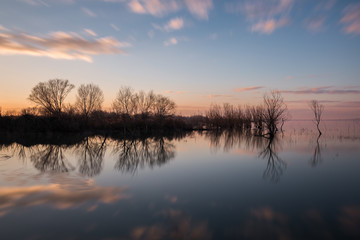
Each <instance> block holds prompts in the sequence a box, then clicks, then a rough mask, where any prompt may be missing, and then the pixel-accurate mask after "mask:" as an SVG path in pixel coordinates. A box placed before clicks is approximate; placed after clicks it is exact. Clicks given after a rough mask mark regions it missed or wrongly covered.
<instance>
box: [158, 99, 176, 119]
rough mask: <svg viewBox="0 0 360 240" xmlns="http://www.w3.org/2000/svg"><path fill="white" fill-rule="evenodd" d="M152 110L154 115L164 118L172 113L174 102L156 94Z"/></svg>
mask: <svg viewBox="0 0 360 240" xmlns="http://www.w3.org/2000/svg"><path fill="white" fill-rule="evenodd" d="M153 108H154V113H155V115H158V116H166V115H169V114H173V113H174V110H175V102H173V101H172V100H170V99H169V98H168V97H164V96H162V95H160V94H158V95H157V96H156V100H155V104H154V106H153Z"/></svg>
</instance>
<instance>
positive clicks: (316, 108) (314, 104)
mask: <svg viewBox="0 0 360 240" xmlns="http://www.w3.org/2000/svg"><path fill="white" fill-rule="evenodd" d="M309 106H310V109H311V111H312V112H313V113H314V122H315V124H316V127H317V130H318V131H319V136H320V135H321V134H322V132H321V131H320V128H319V125H320V121H321V117H322V113H323V111H324V105H322V104H320V103H319V102H318V101H317V100H312V101H311V102H310V103H309Z"/></svg>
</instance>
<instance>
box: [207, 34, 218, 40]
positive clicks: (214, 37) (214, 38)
mask: <svg viewBox="0 0 360 240" xmlns="http://www.w3.org/2000/svg"><path fill="white" fill-rule="evenodd" d="M209 38H210V39H211V40H216V39H217V38H218V35H217V34H216V33H212V34H210V35H209Z"/></svg>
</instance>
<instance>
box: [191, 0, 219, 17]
mask: <svg viewBox="0 0 360 240" xmlns="http://www.w3.org/2000/svg"><path fill="white" fill-rule="evenodd" d="M185 4H186V6H187V8H188V9H189V11H190V12H191V13H192V14H193V15H195V16H196V17H198V18H200V19H208V18H209V11H210V10H211V9H212V8H213V3H212V0H185Z"/></svg>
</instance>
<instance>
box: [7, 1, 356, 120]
mask: <svg viewBox="0 0 360 240" xmlns="http://www.w3.org/2000/svg"><path fill="white" fill-rule="evenodd" d="M53 78H62V79H68V80H69V81H70V82H71V83H73V84H74V85H75V86H79V85H80V84H82V83H94V84H97V85H99V86H100V87H101V88H102V90H103V91H104V95H105V103H104V108H105V109H110V106H111V103H112V101H113V99H114V98H115V95H116V93H117V91H118V89H119V88H120V87H121V86H130V87H132V88H133V89H134V90H145V91H148V90H154V91H155V92H156V93H161V94H163V95H165V96H168V97H170V98H171V99H173V100H174V101H175V102H176V104H177V106H178V107H177V112H178V113H179V114H185V115H188V114H196V113H205V111H206V109H207V108H208V107H209V106H210V105H211V104H213V103H218V104H222V103H225V102H228V103H232V104H235V105H238V104H240V105H246V104H250V105H251V104H258V103H260V102H261V101H262V97H263V94H264V93H265V92H268V91H270V90H279V91H280V92H282V95H283V97H284V99H285V100H286V102H287V104H288V107H289V109H290V110H291V114H292V116H293V118H294V119H306V118H309V114H310V111H309V108H308V105H307V102H308V101H309V100H311V99H317V100H319V101H320V102H321V103H322V104H324V105H325V113H324V116H325V117H326V118H328V119H338V118H342V119H344V118H360V1H359V0H354V1H352V0H337V1H336V0H266V1H258V0H1V4H0V83H1V88H0V107H1V108H2V111H3V112H5V111H9V110H20V109H21V108H23V107H28V106H32V105H31V102H30V101H29V100H27V97H28V95H29V93H30V91H31V89H32V87H34V86H35V85H36V84H37V83H38V82H43V81H47V80H49V79H53ZM75 94H76V91H75V90H73V91H72V93H71V94H70V95H69V97H68V98H67V101H68V103H72V102H73V101H74V99H75Z"/></svg>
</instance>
